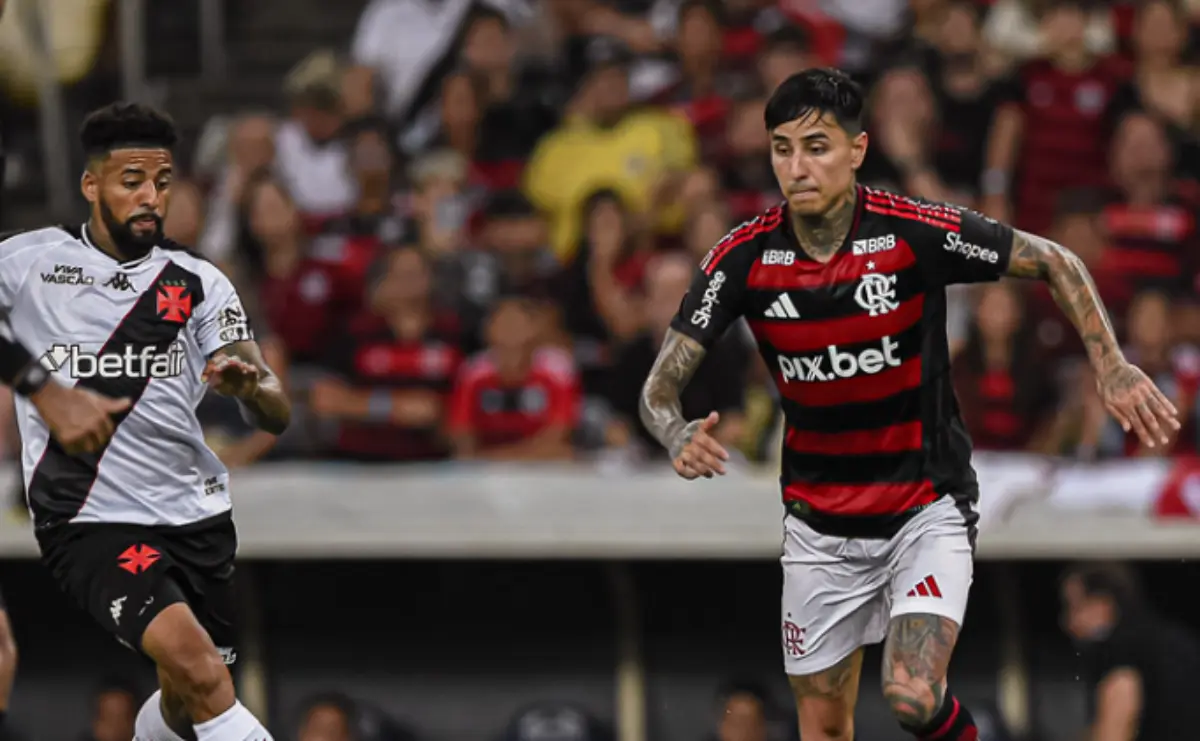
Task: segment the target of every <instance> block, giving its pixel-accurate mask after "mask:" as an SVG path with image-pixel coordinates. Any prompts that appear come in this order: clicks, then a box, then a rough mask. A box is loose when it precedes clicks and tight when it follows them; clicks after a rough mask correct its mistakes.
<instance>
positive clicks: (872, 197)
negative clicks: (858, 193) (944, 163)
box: [867, 190, 962, 224]
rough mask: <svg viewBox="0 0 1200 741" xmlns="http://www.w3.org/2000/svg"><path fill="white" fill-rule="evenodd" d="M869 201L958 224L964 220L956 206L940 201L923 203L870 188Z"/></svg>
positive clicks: (868, 192)
mask: <svg viewBox="0 0 1200 741" xmlns="http://www.w3.org/2000/svg"><path fill="white" fill-rule="evenodd" d="M867 202H868V203H874V204H877V205H879V206H887V207H888V208H895V209H899V210H900V211H910V212H914V213H920V214H926V215H929V216H933V217H934V218H938V219H942V220H943V221H950V222H953V223H956V224H957V223H959V222H961V221H962V212H960V211H959V210H958V209H956V208H953V207H951V206H944V205H941V204H938V203H922V202H920V201H914V200H913V199H911V198H908V197H906V196H902V195H897V194H895V193H888V192H885V191H870V190H869V191H867Z"/></svg>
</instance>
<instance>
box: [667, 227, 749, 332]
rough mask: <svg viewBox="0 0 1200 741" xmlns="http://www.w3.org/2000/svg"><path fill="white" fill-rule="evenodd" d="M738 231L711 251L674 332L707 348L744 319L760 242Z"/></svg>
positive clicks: (675, 321)
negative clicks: (739, 319)
mask: <svg viewBox="0 0 1200 741" xmlns="http://www.w3.org/2000/svg"><path fill="white" fill-rule="evenodd" d="M741 229H742V228H739V229H735V230H734V231H733V232H731V233H730V234H729V235H728V236H726V237H725V238H724V239H722V240H721V241H720V242H717V244H716V245H715V246H714V247H713V248H712V249H711V250H709V252H708V255H706V256H705V258H704V260H703V261H701V263H700V267H699V268H697V269H696V274H695V276H694V277H693V278H692V284H691V286H690V287H689V288H688V291H687V293H686V294H684V297H683V301H682V302H681V303H680V305H679V312H678V313H677V314H676V315H675V318H674V319H672V320H671V329H674V330H675V331H677V332H682V333H683V334H685V335H687V336H688V337H691V338H692V339H693V340H695V341H697V342H699V343H700V344H701V345H703V346H704V347H705V349H708V348H710V347H712V345H713V343H715V342H716V341H717V340H719V339H721V337H722V335H724V334H725V330H727V329H729V326H730V325H731V324H733V323H734V322H735V321H737V320H738V318H739V317H741V316H742V311H743V306H742V304H743V301H744V300H745V295H746V283H747V281H748V280H749V279H750V268H751V267H752V266H753V265H754V260H755V255H756V254H757V245H758V242H757V240H755V239H752V238H750V239H747V238H744V237H742V236H740V235H739V232H740V231H741Z"/></svg>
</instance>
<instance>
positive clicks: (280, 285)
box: [246, 178, 362, 365]
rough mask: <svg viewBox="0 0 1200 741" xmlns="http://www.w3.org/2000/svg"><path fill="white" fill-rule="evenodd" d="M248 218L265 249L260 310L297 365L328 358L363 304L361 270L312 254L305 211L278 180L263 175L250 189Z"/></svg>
mask: <svg viewBox="0 0 1200 741" xmlns="http://www.w3.org/2000/svg"><path fill="white" fill-rule="evenodd" d="M246 204H247V208H246V210H247V213H246V216H247V221H248V225H249V227H250V232H251V234H252V235H253V236H254V239H255V241H256V242H257V243H258V245H259V249H260V253H259V254H260V261H261V266H262V267H261V275H259V276H258V286H257V288H258V290H257V291H254V292H253V295H257V296H258V300H259V303H260V309H261V313H262V315H263V317H264V318H265V319H266V322H267V325H268V326H269V327H270V329H271V331H272V332H273V333H274V334H275V335H276V336H277V337H278V338H279V340H280V341H281V342H282V343H283V345H284V346H285V348H286V349H287V352H288V355H289V358H290V364H291V365H311V364H315V363H319V362H320V361H321V360H323V359H324V356H325V346H326V344H327V343H328V342H329V339H330V338H331V337H332V336H333V335H334V333H335V332H336V330H337V328H338V327H339V326H341V325H342V324H343V323H344V322H345V321H347V320H348V319H349V318H350V317H351V316H352V315H353V314H354V313H356V312H357V311H358V309H359V307H360V305H361V303H362V301H361V299H362V284H361V282H360V277H359V275H358V273H357V271H356V270H353V269H347V268H346V267H345V266H343V265H341V264H339V263H336V262H328V261H325V260H318V259H315V258H314V257H312V256H311V255H310V254H309V252H308V251H309V240H308V237H307V236H305V234H304V230H303V227H302V225H301V223H300V218H299V215H298V213H297V211H296V208H295V206H294V205H293V203H292V201H291V199H290V198H289V197H288V194H287V193H285V192H284V191H283V188H282V187H281V186H280V185H279V184H278V183H277V182H275V181H274V180H271V179H269V178H260V179H258V180H255V181H253V182H252V183H251V184H250V185H249V186H248V188H247V191H246Z"/></svg>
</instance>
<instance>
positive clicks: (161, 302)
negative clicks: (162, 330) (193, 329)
mask: <svg viewBox="0 0 1200 741" xmlns="http://www.w3.org/2000/svg"><path fill="white" fill-rule="evenodd" d="M186 291H187V286H186V285H184V284H182V283H180V284H174V283H163V284H160V285H159V286H158V296H157V299H158V302H157V304H156V305H155V307H156V308H155V310H156V311H157V312H158V316H159V318H160V319H162V320H164V321H168V322H174V323H176V324H183V323H184V322H186V321H187V320H188V319H190V318H191V316H192V294H190V293H187V292H186Z"/></svg>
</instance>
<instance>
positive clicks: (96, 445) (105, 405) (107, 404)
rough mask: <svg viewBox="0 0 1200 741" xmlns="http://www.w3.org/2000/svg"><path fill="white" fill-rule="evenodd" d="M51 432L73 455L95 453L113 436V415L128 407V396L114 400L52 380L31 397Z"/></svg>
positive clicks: (129, 404) (129, 403)
mask: <svg viewBox="0 0 1200 741" xmlns="http://www.w3.org/2000/svg"><path fill="white" fill-rule="evenodd" d="M30 401H31V402H33V406H34V407H35V408H36V409H37V411H38V414H40V415H41V416H42V419H44V420H45V421H46V426H47V427H49V428H50V434H52V435H54V438H55V439H56V440H58V442H59V444H60V445H62V446H63V449H64V450H66V451H67V452H68V453H70V454H71V455H77V454H79V453H95V452H97V451H98V450H101V449H102V448H103V447H104V446H105V445H106V444H107V443H108V440H109V438H111V437H112V434H113V429H114V427H115V426H114V424H113V419H112V416H113V415H114V414H120V413H121V412H124V411H126V410H128V409H129V407H130V406H131V402H130V400H129V399H112V398H109V397H107V396H101V395H100V394H97V393H96V392H94V391H91V390H89V389H82V388H69V387H67V386H63V385H61V384H59V383H57V382H55V381H53V380H52V381H50V382H49V383H47V384H46V385H45V386H43V387H42V388H41V389H39V390H38V391H37V392H36V393H34V394H33V395H32V396H31V397H30Z"/></svg>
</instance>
